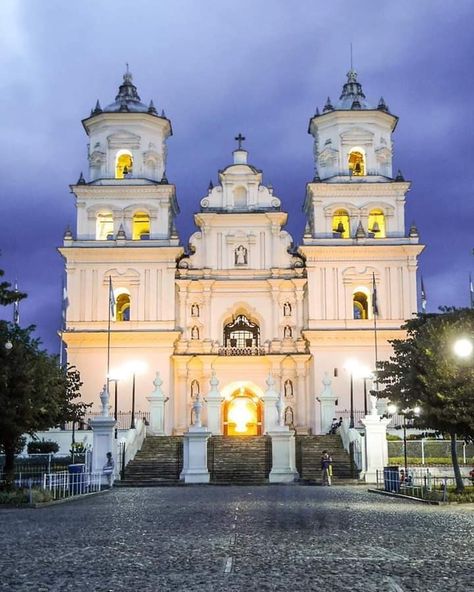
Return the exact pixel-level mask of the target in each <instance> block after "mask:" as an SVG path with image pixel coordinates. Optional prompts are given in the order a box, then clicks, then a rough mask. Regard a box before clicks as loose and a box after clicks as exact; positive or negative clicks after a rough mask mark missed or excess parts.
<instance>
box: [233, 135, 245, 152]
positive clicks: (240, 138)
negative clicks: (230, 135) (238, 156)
mask: <svg viewBox="0 0 474 592" xmlns="http://www.w3.org/2000/svg"><path fill="white" fill-rule="evenodd" d="M234 140H236V141H237V142H238V143H239V150H242V142H243V141H244V140H245V136H243V135H242V134H241V133H239V135H238V136H236V137H235V138H234Z"/></svg>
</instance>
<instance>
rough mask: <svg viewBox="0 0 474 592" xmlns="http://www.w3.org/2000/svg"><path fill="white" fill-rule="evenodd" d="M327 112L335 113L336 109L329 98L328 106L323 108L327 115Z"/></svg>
mask: <svg viewBox="0 0 474 592" xmlns="http://www.w3.org/2000/svg"><path fill="white" fill-rule="evenodd" d="M327 111H334V107H333V105H332V103H331V99H330V98H329V97H328V98H327V101H326V104H325V105H324V107H323V113H326V112H327Z"/></svg>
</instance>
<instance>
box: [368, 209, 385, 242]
mask: <svg viewBox="0 0 474 592" xmlns="http://www.w3.org/2000/svg"><path fill="white" fill-rule="evenodd" d="M368 228H369V232H370V233H372V234H373V235H374V238H385V237H386V236H387V235H386V232H385V215H384V213H383V212H382V210H379V209H375V210H370V212H369V226H368Z"/></svg>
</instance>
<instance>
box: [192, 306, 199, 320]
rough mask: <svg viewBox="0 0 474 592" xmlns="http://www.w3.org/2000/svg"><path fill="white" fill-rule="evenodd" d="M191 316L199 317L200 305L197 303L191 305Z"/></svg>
mask: <svg viewBox="0 0 474 592" xmlns="http://www.w3.org/2000/svg"><path fill="white" fill-rule="evenodd" d="M191 316H192V317H198V316H199V306H198V305H197V304H193V305H192V306H191Z"/></svg>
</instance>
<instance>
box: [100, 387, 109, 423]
mask: <svg viewBox="0 0 474 592" xmlns="http://www.w3.org/2000/svg"><path fill="white" fill-rule="evenodd" d="M109 399H110V396H109V391H108V390H107V385H106V384H104V388H103V389H102V390H101V392H100V402H101V405H102V409H101V412H100V414H101V415H102V417H109Z"/></svg>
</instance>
